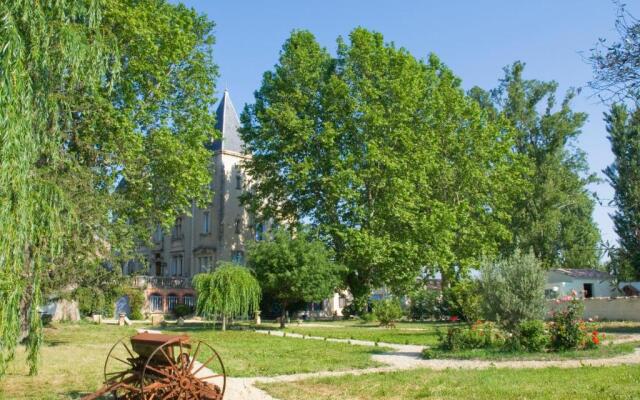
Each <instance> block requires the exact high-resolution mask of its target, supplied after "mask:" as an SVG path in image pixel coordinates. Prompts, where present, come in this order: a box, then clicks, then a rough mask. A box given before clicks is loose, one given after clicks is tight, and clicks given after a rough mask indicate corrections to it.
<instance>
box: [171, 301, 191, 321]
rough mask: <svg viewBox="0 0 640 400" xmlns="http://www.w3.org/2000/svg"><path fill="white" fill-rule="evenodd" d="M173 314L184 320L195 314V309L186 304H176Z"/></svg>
mask: <svg viewBox="0 0 640 400" xmlns="http://www.w3.org/2000/svg"><path fill="white" fill-rule="evenodd" d="M173 313H174V314H175V316H176V317H177V318H183V317H186V316H187V315H189V314H192V313H193V307H190V306H188V305H186V304H176V306H175V307H174V309H173Z"/></svg>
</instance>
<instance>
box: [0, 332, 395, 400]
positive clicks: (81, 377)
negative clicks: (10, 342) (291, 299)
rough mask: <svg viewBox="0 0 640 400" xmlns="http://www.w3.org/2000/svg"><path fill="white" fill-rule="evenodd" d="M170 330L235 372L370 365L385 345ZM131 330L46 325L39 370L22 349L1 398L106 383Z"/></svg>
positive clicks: (75, 391)
mask: <svg viewBox="0 0 640 400" xmlns="http://www.w3.org/2000/svg"><path fill="white" fill-rule="evenodd" d="M169 330H170V331H174V332H178V331H180V332H187V333H188V334H189V335H191V336H192V337H195V338H199V339H203V340H206V341H207V342H208V343H209V344H211V345H212V346H213V347H214V348H215V349H216V350H217V351H218V352H219V353H220V355H221V357H222V359H223V361H224V363H225V365H226V367H227V372H228V374H229V375H230V376H270V375H280V374H291V373H299V372H312V371H323V370H340V369H352V368H365V367H371V366H375V365H377V364H376V363H375V362H373V361H371V354H372V353H375V352H380V351H382V350H383V349H381V348H374V347H363V346H350V345H348V344H341V343H331V342H323V341H315V340H313V341H312V340H299V339H291V338H281V337H275V336H267V335H263V334H258V333H255V332H251V331H227V332H220V331H211V330H210V329H209V328H180V329H178V328H177V327H176V328H172V329H169ZM132 334H135V329H134V328H129V327H117V326H110V325H91V324H86V323H82V324H62V325H58V326H57V327H56V328H47V329H45V342H44V344H43V347H42V363H41V367H40V374H39V375H38V376H36V377H30V376H27V368H26V364H25V354H24V349H22V348H20V349H19V351H18V354H17V355H16V361H15V362H13V363H11V364H10V367H9V370H8V373H7V376H5V378H4V379H3V380H2V381H0V399H68V398H77V397H80V395H82V394H86V393H87V392H88V391H93V390H95V389H97V388H98V387H99V386H100V385H101V384H102V379H103V377H102V368H103V365H104V361H105V358H106V356H107V353H108V351H109V349H110V348H111V346H112V345H113V343H114V342H115V341H116V340H118V339H119V338H121V337H123V336H130V335H132ZM204 356H206V354H204ZM198 358H200V357H198Z"/></svg>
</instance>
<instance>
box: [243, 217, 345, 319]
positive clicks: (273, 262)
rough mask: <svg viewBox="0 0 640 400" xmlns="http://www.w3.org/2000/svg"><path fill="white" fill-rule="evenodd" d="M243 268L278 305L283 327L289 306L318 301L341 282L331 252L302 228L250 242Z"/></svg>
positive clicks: (278, 231)
mask: <svg viewBox="0 0 640 400" xmlns="http://www.w3.org/2000/svg"><path fill="white" fill-rule="evenodd" d="M247 267H249V268H251V269H253V270H254V271H255V272H256V276H257V277H258V281H259V282H260V285H261V287H262V291H263V292H264V293H265V295H267V296H269V297H270V298H272V299H274V300H276V301H278V302H279V303H280V306H281V310H282V316H281V319H280V326H281V327H283V328H284V326H285V321H286V315H287V314H286V313H287V310H288V307H289V306H291V305H293V304H295V303H299V302H307V303H309V302H314V301H322V300H323V299H326V298H327V297H329V296H330V295H331V294H333V293H334V291H335V290H336V289H338V287H339V285H340V282H341V276H340V275H341V273H342V267H341V266H340V265H338V264H336V263H335V262H334V261H333V254H332V252H331V250H329V249H328V248H327V247H326V246H325V244H324V243H323V242H321V241H320V240H318V239H317V238H316V237H314V235H312V234H311V232H309V231H308V230H307V229H303V228H299V229H296V230H295V233H294V234H293V235H292V234H291V233H290V232H289V231H287V230H285V229H282V228H280V229H275V230H274V231H272V232H270V233H269V239H267V240H263V241H258V242H254V243H251V244H250V245H249V249H248V252H247Z"/></svg>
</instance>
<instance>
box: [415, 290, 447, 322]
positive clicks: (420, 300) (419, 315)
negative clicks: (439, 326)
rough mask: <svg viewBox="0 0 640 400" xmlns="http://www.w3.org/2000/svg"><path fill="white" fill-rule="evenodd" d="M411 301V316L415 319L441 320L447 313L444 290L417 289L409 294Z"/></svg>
mask: <svg viewBox="0 0 640 400" xmlns="http://www.w3.org/2000/svg"><path fill="white" fill-rule="evenodd" d="M409 302H410V305H409V316H410V317H411V319H413V320H425V319H435V320H439V319H442V318H443V316H444V315H446V314H445V313H446V307H445V306H444V303H443V299H442V292H440V291H439V290H433V289H420V290H416V291H415V292H413V293H411V294H410V295H409Z"/></svg>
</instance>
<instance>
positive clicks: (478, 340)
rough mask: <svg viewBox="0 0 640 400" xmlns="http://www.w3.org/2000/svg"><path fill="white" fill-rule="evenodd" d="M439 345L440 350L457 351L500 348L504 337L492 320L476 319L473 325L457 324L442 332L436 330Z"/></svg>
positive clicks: (503, 342)
mask: <svg viewBox="0 0 640 400" xmlns="http://www.w3.org/2000/svg"><path fill="white" fill-rule="evenodd" d="M438 339H439V347H440V348H441V349H442V350H448V351H458V350H473V349H489V348H501V347H503V346H504V344H505V337H504V335H503V334H502V332H501V331H500V330H499V329H498V328H497V327H496V325H495V324H494V323H492V322H481V321H478V322H476V323H474V324H473V325H464V326H461V325H457V326H452V327H450V328H448V329H447V332H446V333H445V334H443V333H442V332H441V331H438Z"/></svg>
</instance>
